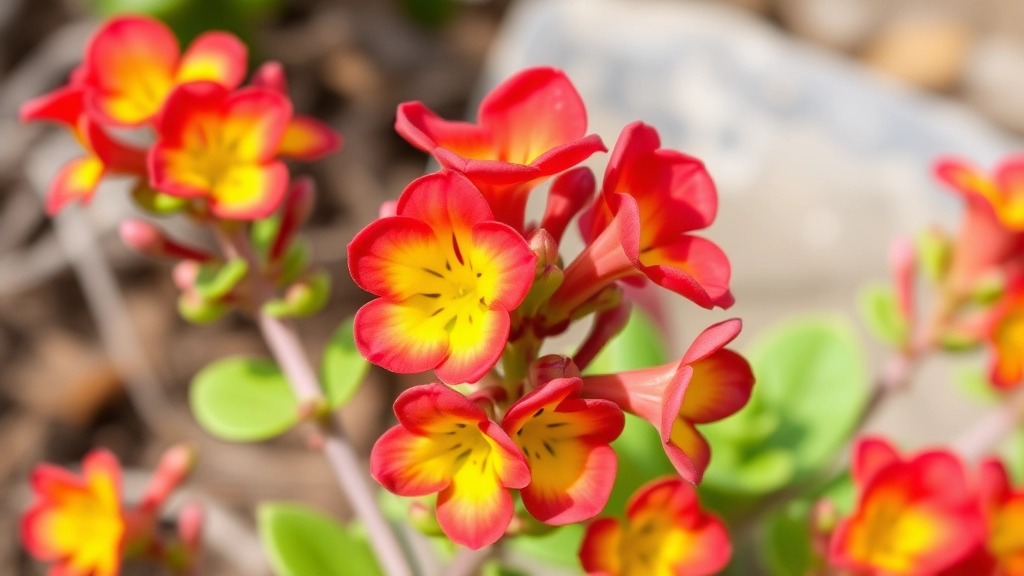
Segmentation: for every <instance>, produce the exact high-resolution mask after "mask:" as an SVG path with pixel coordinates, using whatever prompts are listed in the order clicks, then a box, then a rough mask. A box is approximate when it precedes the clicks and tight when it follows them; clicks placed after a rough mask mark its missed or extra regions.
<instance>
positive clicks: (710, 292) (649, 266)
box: [640, 235, 731, 309]
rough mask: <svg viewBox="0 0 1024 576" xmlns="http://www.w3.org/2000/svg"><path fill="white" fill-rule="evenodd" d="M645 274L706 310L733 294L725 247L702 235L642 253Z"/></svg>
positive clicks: (681, 238)
mask: <svg viewBox="0 0 1024 576" xmlns="http://www.w3.org/2000/svg"><path fill="white" fill-rule="evenodd" d="M640 264H641V267H642V269H643V272H644V274H646V275H647V277H648V278H650V279H651V281H652V282H654V283H655V284H658V285H660V286H663V287H665V288H668V289H669V290H672V291H673V292H675V293H677V294H679V295H681V296H683V297H685V298H687V299H689V300H691V301H692V302H693V303H694V304H697V305H698V306H701V307H703V308H708V309H710V308H712V307H714V306H715V305H716V304H718V303H720V300H721V299H722V297H723V296H725V295H726V294H727V293H728V292H729V279H730V276H731V267H730V265H729V259H728V257H727V256H726V255H725V252H723V251H722V249H721V248H719V247H718V246H716V245H715V244H714V243H712V242H711V241H710V240H705V239H704V238H700V237H699V236H689V235H683V236H680V237H678V238H677V239H675V240H674V241H672V242H671V243H670V244H664V245H661V246H658V247H655V248H652V249H649V250H646V251H644V252H641V253H640Z"/></svg>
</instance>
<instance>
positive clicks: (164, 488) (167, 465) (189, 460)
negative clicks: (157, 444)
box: [139, 444, 196, 513]
mask: <svg viewBox="0 0 1024 576" xmlns="http://www.w3.org/2000/svg"><path fill="white" fill-rule="evenodd" d="M195 462H196V453H195V450H193V449H192V448H190V447H189V446H186V445H183V444H179V445H177V446H174V447H172V448H170V449H169V450H167V451H166V452H164V454H163V456H161V457H160V462H159V463H158V464H157V467H156V471H155V472H153V477H152V479H151V480H150V481H149V485H148V486H147V487H146V492H145V494H143V496H142V501H141V503H140V504H139V507H140V508H141V509H143V510H147V511H150V512H153V513H155V512H157V511H158V510H160V508H161V507H162V506H163V503H164V501H166V500H167V497H168V496H170V494H171V492H173V491H174V489H175V488H177V487H178V485H179V484H181V483H182V482H183V481H184V480H185V478H186V477H188V475H189V474H190V473H191V472H192V468H193V467H194V466H195Z"/></svg>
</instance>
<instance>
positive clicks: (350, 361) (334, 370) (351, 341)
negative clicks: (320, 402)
mask: <svg viewBox="0 0 1024 576" xmlns="http://www.w3.org/2000/svg"><path fill="white" fill-rule="evenodd" d="M354 321H355V320H354V318H348V319H347V320H345V321H344V322H342V323H341V326H338V329H337V330H335V331H334V334H333V335H332V336H331V339H330V340H329V341H328V342H327V347H326V348H325V349H324V357H323V359H322V360H321V363H320V378H321V380H322V381H323V386H324V394H325V395H326V396H327V402H328V403H329V404H330V406H331V407H332V408H337V407H339V406H342V405H344V404H345V403H346V402H348V401H349V400H351V399H352V396H354V395H355V393H356V391H357V390H359V385H360V384H362V383H363V379H364V378H366V372H367V371H368V370H369V369H370V363H369V362H367V361H366V359H365V358H363V356H362V355H361V354H360V353H359V350H358V349H357V348H356V340H355V335H354V333H353V325H354Z"/></svg>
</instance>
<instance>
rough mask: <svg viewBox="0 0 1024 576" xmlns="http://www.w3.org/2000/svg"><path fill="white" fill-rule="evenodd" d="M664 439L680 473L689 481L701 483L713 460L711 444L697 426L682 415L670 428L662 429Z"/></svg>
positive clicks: (666, 448)
mask: <svg viewBox="0 0 1024 576" xmlns="http://www.w3.org/2000/svg"><path fill="white" fill-rule="evenodd" d="M666 432H667V434H666ZM662 441H663V442H664V443H665V445H664V447H665V453H666V454H667V455H668V459H669V461H671V462H672V465H673V466H674V467H675V469H676V471H677V472H679V475H680V476H682V477H683V479H684V480H686V481H687V482H691V483H693V484H700V481H701V479H702V478H703V477H704V471H705V470H707V468H708V463H709V462H711V446H709V445H708V441H707V440H705V439H704V436H702V435H701V433H700V432H698V431H697V428H696V427H694V426H693V424H690V423H689V422H687V421H686V420H685V419H684V418H683V417H682V416H680V417H678V418H676V419H675V420H673V421H672V427H671V428H670V429H669V430H664V429H663V430H662Z"/></svg>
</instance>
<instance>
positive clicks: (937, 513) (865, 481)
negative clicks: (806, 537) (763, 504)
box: [826, 438, 1024, 576]
mask: <svg viewBox="0 0 1024 576" xmlns="http://www.w3.org/2000/svg"><path fill="white" fill-rule="evenodd" d="M851 469H852V474H853V478H854V481H855V483H856V485H857V488H858V494H859V497H858V501H857V506H856V509H855V510H854V512H853V514H852V515H851V516H850V517H849V518H846V519H844V520H842V521H841V522H839V524H838V525H837V526H835V527H834V532H832V533H831V534H830V535H828V534H826V536H830V538H831V544H830V546H829V550H828V552H827V554H828V556H829V560H830V562H831V564H832V565H833V566H835V567H837V568H842V569H845V570H850V571H851V573H855V574H869V575H873V576H882V575H886V576H889V575H907V576H910V575H917V574H936V575H940V576H1019V575H1021V574H1024V488H1018V489H1014V488H1013V487H1012V486H1011V484H1010V480H1009V477H1008V475H1007V472H1006V469H1005V467H1004V466H1003V464H1002V463H1001V462H1000V461H998V460H994V459H990V460H986V461H985V462H983V463H982V464H981V466H980V467H979V469H978V470H977V471H976V472H971V471H969V470H968V469H967V467H966V466H965V465H964V464H963V463H962V462H961V460H960V459H959V458H958V457H957V456H956V455H954V454H953V453H951V452H948V451H945V450H928V451H923V452H919V453H917V454H913V455H911V456H902V455H900V454H899V453H898V452H897V451H896V449H895V448H893V447H892V445H890V444H889V443H887V442H886V441H884V440H882V439H879V438H865V439H862V440H861V441H859V442H858V444H857V445H856V446H855V448H854V455H853V465H852V468H851ZM828 531H830V530H828Z"/></svg>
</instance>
